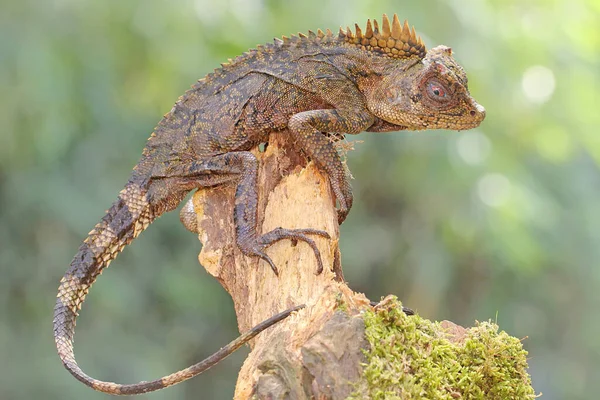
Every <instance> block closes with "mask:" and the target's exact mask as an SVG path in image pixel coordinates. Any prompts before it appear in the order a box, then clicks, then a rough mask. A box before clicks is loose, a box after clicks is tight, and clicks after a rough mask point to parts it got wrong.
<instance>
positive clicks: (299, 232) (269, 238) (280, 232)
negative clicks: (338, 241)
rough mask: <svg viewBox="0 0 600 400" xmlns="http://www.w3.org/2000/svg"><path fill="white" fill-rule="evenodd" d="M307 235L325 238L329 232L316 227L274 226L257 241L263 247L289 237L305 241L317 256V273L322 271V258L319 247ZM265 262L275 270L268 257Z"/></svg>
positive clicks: (293, 239)
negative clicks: (286, 227) (292, 227)
mask: <svg viewBox="0 0 600 400" xmlns="http://www.w3.org/2000/svg"><path fill="white" fill-rule="evenodd" d="M307 235H318V236H321V237H324V238H327V239H329V238H330V236H329V233H327V232H325V231H322V230H318V229H310V228H308V229H285V228H275V229H273V230H272V231H271V232H268V233H265V234H264V235H262V236H261V237H260V238H259V240H258V242H259V244H260V245H262V246H263V248H264V247H267V246H270V245H271V244H273V243H275V242H278V241H280V240H282V239H291V240H292V241H298V240H301V241H303V242H305V243H306V244H308V245H309V246H310V247H311V248H312V249H313V251H314V253H315V257H316V258H317V272H316V274H317V275H318V274H320V273H321V272H323V260H322V259H321V252H320V251H319V248H318V247H317V244H316V243H315V241H314V240H313V239H311V238H309V237H308V236H307ZM257 255H258V254H257ZM265 256H266V255H265ZM259 257H261V258H262V259H263V260H265V261H267V259H265V257H263V256H260V255H259ZM267 258H268V257H267ZM267 262H269V263H270V265H271V268H272V269H274V271H276V269H275V267H274V265H272V261H270V259H269V260H268V261H267Z"/></svg>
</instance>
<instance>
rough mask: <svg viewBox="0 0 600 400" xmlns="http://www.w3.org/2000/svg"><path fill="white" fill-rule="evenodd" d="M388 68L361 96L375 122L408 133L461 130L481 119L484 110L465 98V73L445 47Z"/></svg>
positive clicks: (469, 98) (466, 92)
mask: <svg viewBox="0 0 600 400" xmlns="http://www.w3.org/2000/svg"><path fill="white" fill-rule="evenodd" d="M407 61H412V62H409V63H407ZM390 64H391V65H393V67H391V68H389V65H390ZM390 64H388V68H386V71H385V72H384V73H383V74H382V75H381V76H380V79H378V82H377V83H376V84H373V85H372V86H371V87H370V88H369V89H368V90H367V91H366V93H365V95H366V98H367V107H368V108H369V110H370V111H371V112H372V113H373V114H375V116H377V117H378V118H380V119H382V120H384V121H386V122H389V123H391V124H394V125H401V126H404V127H406V128H407V129H409V130H422V129H452V130H465V129H471V128H475V127H477V126H479V124H480V123H481V121H483V119H484V118H485V109H484V108H483V107H482V106H481V105H479V104H478V103H477V102H476V101H475V100H474V99H473V98H472V97H471V95H470V94H469V90H468V87H467V76H466V74H465V71H464V70H463V68H462V67H461V66H460V65H459V64H458V63H457V62H456V61H455V60H454V58H453V57H452V50H451V49H450V48H449V47H446V46H438V47H435V48H433V49H431V50H429V51H427V53H426V54H425V55H424V57H423V58H416V57H413V58H411V59H409V60H404V61H403V62H401V63H397V62H396V63H393V64H392V63H391V62H390Z"/></svg>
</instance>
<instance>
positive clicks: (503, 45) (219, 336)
mask: <svg viewBox="0 0 600 400" xmlns="http://www.w3.org/2000/svg"><path fill="white" fill-rule="evenodd" d="M0 7H1V9H0V310H1V320H0V357H1V363H0V398H1V399H38V398H43V399H101V398H105V396H104V395H102V394H99V393H95V392H93V391H92V390H91V389H88V388H86V387H84V386H83V385H82V384H80V383H79V382H77V381H76V380H75V379H74V378H72V377H71V376H70V375H69V374H68V373H67V372H66V371H65V370H64V369H63V368H62V366H61V364H60V362H59V359H58V357H57V356H56V354H55V349H54V342H53V339H52V323H51V321H52V309H53V306H54V298H55V293H56V288H57V285H58V281H59V279H60V277H61V276H62V274H63V273H64V271H65V270H66V268H67V266H68V264H69V262H70V261H71V257H72V256H73V254H74V253H75V251H76V250H77V248H78V246H79V243H80V242H81V240H82V239H84V237H85V235H86V234H87V232H88V231H89V230H90V229H91V228H92V227H93V226H94V224H95V223H96V222H97V221H98V220H99V219H100V218H101V216H102V215H103V212H104V210H105V209H107V208H108V207H109V205H110V204H111V203H112V201H113V200H114V199H115V198H116V196H117V193H118V191H119V190H120V189H121V188H122V186H123V184H124V183H125V182H126V180H127V178H128V175H129V171H130V169H131V168H132V167H133V165H134V164H135V163H136V162H137V160H138V158H139V156H140V153H141V149H142V148H143V146H144V144H145V141H146V138H147V137H148V136H149V134H150V133H151V131H152V129H153V127H154V125H155V124H156V123H157V122H158V120H159V119H160V117H161V116H162V115H163V114H164V113H165V112H167V111H168V110H169V109H170V108H171V106H172V104H173V103H174V102H175V100H176V99H177V97H178V96H179V95H180V94H182V93H183V92H184V91H185V90H186V89H187V88H188V87H189V86H190V85H191V84H192V83H193V82H194V81H195V80H197V79H199V78H201V77H203V76H204V75H205V74H206V73H208V72H210V71H212V69H213V68H215V67H217V66H218V65H219V62H222V61H225V60H226V59H227V58H229V57H232V56H235V55H237V54H239V53H241V52H243V51H245V50H246V49H248V48H250V47H253V46H255V45H256V44H257V43H265V42H268V41H270V40H271V39H272V38H273V37H274V36H281V35H284V34H285V35H288V34H290V33H295V32H298V31H302V32H306V31H307V30H308V29H312V30H315V29H317V28H327V27H329V28H332V29H337V27H338V26H340V25H343V26H346V25H352V24H353V23H354V22H358V23H359V24H360V25H361V26H364V24H365V22H366V20H367V18H373V17H375V18H378V19H380V18H381V14H382V13H384V12H385V13H388V14H389V15H391V14H393V13H394V12H397V13H398V14H399V16H400V17H401V19H404V18H407V19H408V20H409V21H410V23H411V24H414V25H415V27H416V28H417V31H418V32H419V33H420V34H421V35H422V37H423V38H424V39H425V41H426V43H427V46H428V47H433V46H435V45H438V44H446V45H449V46H451V47H452V48H453V49H454V51H455V55H456V57H457V59H458V60H459V61H460V62H461V63H462V64H463V65H464V66H465V68H466V70H467V72H468V75H469V83H470V89H471V93H472V94H473V96H474V97H475V98H476V99H477V100H478V101H479V102H480V103H481V104H482V105H484V106H485V107H486V109H487V119H486V120H485V121H484V123H483V124H482V125H481V127H480V128H478V129H476V130H473V131H468V132H462V133H456V132H446V131H434V132H421V133H392V134H361V135H359V136H358V139H359V140H364V143H361V144H358V145H357V146H356V147H357V149H356V151H354V152H352V153H350V154H349V157H348V163H349V166H350V168H351V170H352V172H353V174H354V176H355V178H356V180H355V181H354V182H353V185H354V189H355V205H354V208H353V210H352V212H351V213H350V216H349V218H348V220H347V222H346V223H345V224H344V225H343V226H342V228H341V233H342V239H341V240H342V242H341V246H342V256H343V265H344V270H345V274H346V278H347V280H348V281H349V283H350V286H351V287H353V288H354V289H356V290H358V291H363V292H365V293H366V294H367V295H368V296H369V297H370V298H371V299H378V298H379V297H380V296H383V295H386V294H390V293H391V294H396V295H398V296H399V297H400V298H401V299H402V300H403V301H404V302H405V304H406V305H408V306H410V307H413V308H415V309H416V310H418V311H419V312H420V313H421V314H422V315H423V316H425V317H427V318H430V319H435V320H441V319H449V320H452V321H455V322H457V323H459V324H463V325H466V326H470V325H473V324H474V321H475V320H487V319H493V320H496V319H497V321H498V323H499V325H500V327H501V328H502V329H504V330H506V331H507V332H509V333H510V334H512V335H514V336H517V337H519V338H526V337H527V339H525V340H524V341H523V343H524V346H525V347H526V349H527V350H528V351H529V356H530V367H531V369H530V372H531V375H532V379H533V385H534V387H535V389H536V391H537V392H538V393H539V392H543V394H544V395H543V398H544V399H548V400H551V399H590V398H593V397H595V396H597V394H598V393H600V379H599V378H600V312H599V311H598V310H600V268H599V267H600V265H598V260H600V233H598V226H599V225H600V207H599V205H598V200H599V199H600V170H599V165H600V135H599V134H598V127H599V126H600V110H599V107H600V59H599V55H600V1H582V0H579V1H577V0H554V1H553V0H532V1H527V2H523V1H520V0H468V1H465V0H463V1H459V0H446V1H442V0H439V1H436V0H420V1H399V0H395V1H366V0H361V1H341V0H335V1H327V2H325V1H314V0H305V1H274V0H227V1H219V2H216V1H214V0H213V1H209V0H195V1H193V0H176V1H169V2H167V1H157V0H128V1H122V0H102V1H98V0H93V1H92V0H48V1H43V2H42V1H34V0H19V1H16V0H14V1H11V0H8V1H4V2H2V5H1V6H0ZM351 139H352V138H351ZM199 249H200V244H199V242H198V241H197V239H196V237H195V236H194V235H192V234H190V233H188V232H187V231H185V230H184V228H183V227H182V226H181V225H180V223H179V220H178V218H177V214H176V213H171V214H169V215H167V216H165V217H163V218H161V219H160V220H159V221H157V222H156V223H155V224H153V226H152V227H151V228H150V229H149V230H148V231H147V232H146V233H144V235H142V237H140V238H139V239H138V240H136V241H135V242H134V243H133V245H131V246H130V247H128V248H127V250H126V251H125V252H124V253H123V254H122V255H121V257H119V259H118V260H117V261H116V262H115V263H113V265H112V266H111V268H110V269H109V270H108V271H107V273H105V274H104V275H103V276H102V278H101V279H100V280H99V282H98V283H97V284H96V285H95V286H94V290H92V293H91V295H90V296H89V298H88V302H87V303H86V306H85V307H84V312H83V313H82V317H81V318H80V320H79V325H78V330H77V346H76V350H77V355H78V358H79V361H80V363H81V365H82V367H83V369H84V370H86V371H87V372H88V373H89V374H91V375H92V376H94V377H97V378H102V379H107V380H116V381H118V382H124V383H133V382H137V381H139V380H147V379H152V378H156V377H158V376H161V375H164V374H165V373H168V372H172V371H174V370H176V369H179V368H181V367H183V366H187V365H188V364H191V363H193V362H195V361H197V360H199V359H201V358H202V357H204V356H206V355H208V354H210V353H212V352H213V351H215V350H216V349H218V348H219V347H220V346H222V345H223V344H225V343H226V342H227V341H228V340H229V339H231V338H234V337H235V336H236V334H237V330H236V322H235V316H234V313H233V307H232V304H231V300H230V298H229V296H228V295H227V294H226V293H225V291H224V290H223V289H222V288H221V287H220V286H219V285H218V283H217V282H216V281H215V280H213V279H212V278H211V277H209V276H208V275H207V274H206V272H205V271H204V270H203V269H202V268H201V267H200V266H199V265H198V262H197V254H198V251H199ZM245 352H247V350H243V351H242V352H240V354H237V355H235V356H234V357H232V358H230V359H228V360H226V361H224V362H222V363H221V364H219V365H218V366H216V367H215V368H213V369H212V370H210V371H209V372H207V373H205V374H204V375H202V376H200V377H198V378H196V379H194V380H192V381H189V382H187V383H185V384H182V385H179V386H176V387H174V388H171V389H167V390H164V391H161V392H158V393H155V394H150V395H146V396H141V397H140V398H148V399H187V398H189V399H196V398H199V396H201V397H202V398H205V399H226V398H231V397H232V395H233V390H234V384H235V378H236V372H237V370H238V369H239V367H240V365H241V362H242V360H243V358H244V356H245Z"/></svg>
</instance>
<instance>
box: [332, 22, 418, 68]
mask: <svg viewBox="0 0 600 400" xmlns="http://www.w3.org/2000/svg"><path fill="white" fill-rule="evenodd" d="M355 28H356V30H355V32H352V30H351V29H350V28H347V29H346V31H344V30H343V29H342V28H340V33H339V37H340V38H341V39H344V40H345V41H346V42H347V43H350V44H353V45H356V46H359V47H361V48H363V49H364V50H367V51H373V52H377V53H381V54H384V55H386V56H389V57H393V58H412V57H418V58H423V57H425V54H426V53H427V49H426V48H425V43H423V40H422V39H421V37H419V36H417V33H416V32H415V28H414V27H412V29H411V28H410V26H409V25H408V21H406V20H405V21H404V24H403V25H402V24H400V20H399V19H398V15H396V14H394V18H393V20H392V23H391V24H390V20H389V18H388V16H387V15H386V14H383V18H382V23H381V27H380V26H379V23H378V22H377V20H373V23H372V24H371V20H370V19H369V20H367V27H366V28H365V32H364V33H363V32H362V30H361V29H360V27H359V26H358V24H355Z"/></svg>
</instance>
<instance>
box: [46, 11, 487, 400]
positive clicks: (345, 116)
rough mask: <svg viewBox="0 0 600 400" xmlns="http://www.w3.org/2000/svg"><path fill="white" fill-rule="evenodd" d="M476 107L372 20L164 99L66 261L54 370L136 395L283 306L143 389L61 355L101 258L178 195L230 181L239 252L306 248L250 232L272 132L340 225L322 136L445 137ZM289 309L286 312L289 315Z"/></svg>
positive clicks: (291, 44) (399, 28)
mask: <svg viewBox="0 0 600 400" xmlns="http://www.w3.org/2000/svg"><path fill="white" fill-rule="evenodd" d="M484 117H485V110H484V108H483V107H482V106H480V105H479V104H477V102H476V101H475V100H474V99H473V98H472V97H471V96H470V94H469V91H468V88H467V78H466V75H465V72H464V70H463V68H462V67H461V66H459V65H458V63H457V62H456V61H455V60H454V59H453V57H452V50H451V49H450V48H448V47H445V46H438V47H435V48H433V49H430V50H429V51H427V50H426V48H425V45H424V43H423V41H422V40H421V38H419V37H418V36H417V35H416V33H415V30H414V28H412V30H411V29H410V28H409V25H408V23H407V22H406V21H405V22H404V24H401V23H400V21H399V20H398V17H397V16H396V15H394V17H393V20H392V22H391V23H390V20H389V19H388V17H387V16H386V15H384V16H383V20H382V24H381V26H380V25H379V24H378V23H377V21H375V20H374V21H373V22H372V23H371V21H370V20H369V21H367V25H366V29H365V30H364V31H363V30H361V28H360V27H359V26H358V25H356V29H355V30H354V31H352V30H351V29H350V28H348V29H346V30H343V29H341V28H340V31H339V34H333V33H332V32H331V31H330V30H327V31H325V32H323V31H321V30H318V31H317V32H316V33H314V32H311V31H309V32H308V34H307V35H304V34H298V36H292V37H290V38H288V37H285V36H284V37H283V40H279V39H275V41H274V43H272V44H267V45H264V46H257V48H256V49H253V50H250V51H248V52H246V53H244V54H243V55H241V56H239V57H237V58H235V59H234V60H230V61H229V63H226V64H222V67H221V68H219V69H217V70H215V71H214V72H213V73H211V74H209V75H207V76H206V77H205V78H203V79H201V80H199V81H198V82H197V83H196V84H194V85H193V86H192V88H191V89H190V90H188V91H187V92H186V93H185V94H184V95H183V96H181V97H180V98H179V100H178V101H177V102H176V103H175V105H174V106H173V108H172V109H171V111H170V112H168V113H167V114H166V115H165V116H164V118H163V119H162V120H161V121H160V122H159V124H158V126H157V127H156V128H155V130H154V133H152V135H151V136H150V138H149V139H148V142H147V144H146V147H145V148H144V151H143V154H142V158H141V160H140V161H139V163H138V164H137V165H136V166H135V168H134V169H133V172H132V174H131V177H130V178H129V181H128V182H127V184H126V185H125V188H124V189H123V190H122V191H121V192H120V194H119V197H118V199H117V200H116V201H115V202H114V203H113V205H112V206H111V207H110V209H109V210H108V212H107V213H106V215H105V216H104V217H103V218H102V220H101V221H100V222H99V223H98V224H97V225H96V226H95V227H94V229H93V230H92V231H91V232H90V233H89V236H88V237H87V239H85V241H84V242H83V244H82V245H81V247H80V248H79V251H78V252H77V254H76V255H75V257H74V258H73V261H72V262H71V265H70V267H69V269H68V270H67V272H66V273H65V275H64V277H63V278H62V279H61V282H60V287H59V289H58V295H57V300H56V306H55V309H54V338H55V342H56V346H57V349H58V354H59V356H60V358H61V360H62V362H63V364H64V366H65V367H66V368H67V369H68V370H69V372H70V373H71V374H73V375H74V376H75V377H76V378H77V379H78V380H80V381H81V382H83V383H85V384H86V385H88V386H90V387H92V388H94V389H96V390H100V391H102V392H106V393H110V394H137V393H145V392H150V391H154V390H158V389H161V388H164V387H167V386H170V385H173V384H176V383H179V382H181V381H183V380H186V379H189V378H191V377H193V376H195V375H197V374H199V373H201V372H203V371H204V370H206V369H207V368H209V367H210V366H212V365H214V364H215V363H216V362H218V361H219V360H221V359H222V358H224V357H226V356H227V355H229V354H230V353H231V352H233V351H234V350H235V349H237V348H238V347H240V346H241V345H242V344H244V343H245V342H247V341H248V340H249V339H251V338H252V337H253V336H255V335H256V334H258V333H259V332H260V331H261V330H263V329H265V328H267V327H269V326H271V325H272V324H274V323H276V322H277V321H279V320H281V319H283V318H285V317H286V316H287V315H289V314H290V312H291V311H293V310H288V311H286V312H283V313H281V314H279V315H277V316H276V317H273V318H271V319H269V320H267V321H265V322H263V323H262V324H259V325H258V326H257V327H255V328H253V329H251V330H250V331H249V332H248V333H246V334H245V335H243V336H241V337H240V338H238V339H236V340H235V341H234V342H232V343H230V344H229V345H227V346H226V347H224V348H223V349H222V350H221V351H219V352H217V353H215V354H214V355H213V356H211V357H209V358H208V359H206V360H203V361H201V362H199V363H198V364H195V365H194V366H192V367H189V368H186V369H184V370H181V371H179V372H176V373H174V374H171V375H169V376H166V377H163V378H161V379H157V380H154V381H151V382H140V383H137V384H132V385H121V384H116V383H111V382H103V381H99V380H96V379H93V378H91V377H89V376H88V375H86V374H85V373H84V372H83V371H82V370H81V369H80V367H79V366H78V365H77V363H76V361H75V357H74V351H73V339H74V332H75V320H76V317H77V315H78V311H79V309H80V308H81V305H82V303H83V301H84V298H85V296H86V295H87V293H88V291H89V289H90V286H91V285H92V283H93V282H94V281H95V280H96V278H97V277H98V275H99V274H100V273H101V272H102V270H103V269H104V268H106V267H107V266H108V265H109V263H110V262H111V260H113V259H114V258H115V257H116V256H117V254H118V253H119V252H120V251H122V250H123V248H124V247H125V246H126V245H128V244H129V243H131V241H132V240H133V239H134V238H135V237H137V236H138V235H139V234H140V233H141V232H142V231H143V230H144V229H146V228H147V227H148V225H149V224H150V223H151V222H152V221H153V220H154V219H156V218H158V217H159V216H160V215H162V214H163V213H165V212H167V211H171V210H173V209H175V208H176V207H177V206H178V204H179V203H180V202H181V201H182V199H183V198H184V197H185V196H186V194H188V193H189V192H190V191H192V190H194V189H197V188H206V187H214V186H217V185H222V184H234V185H236V191H235V209H234V223H235V229H236V240H237V246H238V247H239V249H240V250H241V251H242V252H243V253H244V254H245V255H247V256H255V257H259V258H261V259H262V260H264V261H265V262H266V263H268V264H269V266H270V267H271V268H272V269H273V271H274V272H275V273H277V268H276V267H275V265H274V264H273V262H272V261H271V259H270V258H269V256H268V255H267V254H266V253H265V248H266V247H268V246H269V245H271V244H273V243H274V242H277V241H279V240H282V239H292V240H299V241H303V242H305V243H307V244H308V245H310V246H311V247H312V249H313V250H314V253H315V256H316V258H317V261H318V268H319V269H318V271H317V273H318V272H320V271H322V269H323V264H322V261H321V256H320V253H319V250H318V249H317V247H316V245H315V243H314V241H313V239H311V238H310V236H311V235H320V236H324V237H328V234H327V233H326V232H324V231H320V230H315V229H285V228H278V229H275V230H273V231H270V232H267V233H263V234H260V233H259V232H258V229H257V204H258V199H257V171H258V162H257V159H256V157H255V156H254V155H253V154H252V153H251V152H250V151H249V150H251V149H252V148H253V147H255V146H257V145H259V144H261V143H265V142H266V141H267V140H268V137H269V134H270V133H272V132H278V131H285V132H288V134H289V135H291V138H292V139H293V140H294V142H295V146H296V148H297V150H298V151H302V152H304V154H305V155H307V156H308V157H309V158H310V159H311V160H312V161H313V162H314V163H315V164H316V165H317V166H318V167H319V168H320V169H321V170H322V171H324V172H325V173H326V175H327V176H328V177H329V182H330V185H331V189H332V192H333V194H334V195H335V197H336V200H337V204H338V221H339V223H342V222H343V221H344V219H345V218H346V216H347V214H348V212H349V210H350V208H351V207H352V191H351V188H350V184H349V182H348V176H347V174H346V170H345V167H344V166H343V164H342V162H341V159H340V156H339V154H338V152H337V150H336V147H335V146H334V144H333V143H332V141H331V140H330V138H329V137H327V134H328V133H336V134H339V133H346V134H357V133H359V132H362V131H369V132H386V131H399V130H424V129H454V130H464V129H470V128H474V127H476V126H478V125H479V124H480V123H481V121H482V120H483V119H484ZM296 309H297V308H296Z"/></svg>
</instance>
